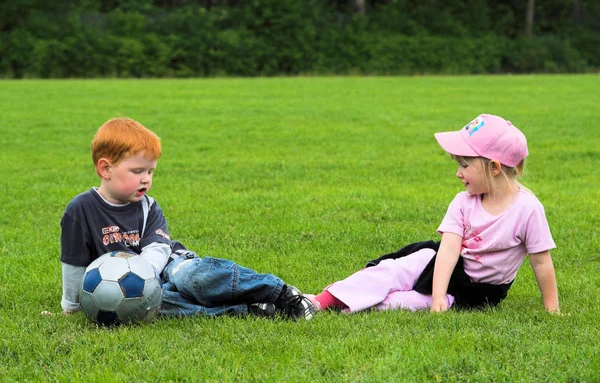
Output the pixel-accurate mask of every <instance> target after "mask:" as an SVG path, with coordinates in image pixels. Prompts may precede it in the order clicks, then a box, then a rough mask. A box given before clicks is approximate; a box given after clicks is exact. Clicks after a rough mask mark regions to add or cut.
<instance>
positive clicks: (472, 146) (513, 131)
mask: <svg viewBox="0 0 600 383" xmlns="http://www.w3.org/2000/svg"><path fill="white" fill-rule="evenodd" d="M434 136H435V139H436V140H437V142H438V143H439V144H440V145H441V147H442V149H444V150H445V151H447V152H448V153H450V154H454V155H457V156H465V157H485V158H488V159H491V160H496V161H498V162H500V163H501V164H502V165H506V166H509V167H515V166H517V165H518V164H519V162H521V161H522V160H523V159H525V157H527V155H528V154H529V152H528V151H527V139H526V138H525V135H524V134H523V133H522V132H521V131H520V130H519V129H517V127H516V126H514V125H513V124H511V123H510V121H507V120H505V119H503V118H502V117H498V116H494V115H491V114H480V115H479V116H477V117H476V118H475V119H474V120H473V121H471V122H469V123H468V124H467V125H466V126H465V127H464V128H462V129H461V130H459V131H458V132H444V133H435V134H434Z"/></svg>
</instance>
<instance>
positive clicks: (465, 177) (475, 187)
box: [456, 162, 490, 195]
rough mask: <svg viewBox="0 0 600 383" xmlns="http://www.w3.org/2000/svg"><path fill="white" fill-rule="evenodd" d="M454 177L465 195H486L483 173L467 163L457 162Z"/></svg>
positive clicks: (487, 188) (486, 187)
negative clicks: (460, 183)
mask: <svg viewBox="0 0 600 383" xmlns="http://www.w3.org/2000/svg"><path fill="white" fill-rule="evenodd" d="M456 176H457V177H458V178H459V179H460V180H461V182H462V183H463V185H464V187H465V189H467V193H469V194H471V195H479V194H487V193H489V192H490V190H489V186H488V185H487V183H486V182H485V178H484V175H483V172H481V171H480V170H479V169H477V168H475V167H474V166H473V165H472V164H469V163H467V162H459V163H458V170H457V171H456Z"/></svg>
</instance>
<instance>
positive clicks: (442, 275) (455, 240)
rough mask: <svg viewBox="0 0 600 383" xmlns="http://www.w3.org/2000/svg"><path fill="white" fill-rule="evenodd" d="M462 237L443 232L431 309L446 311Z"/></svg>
mask: <svg viewBox="0 0 600 383" xmlns="http://www.w3.org/2000/svg"><path fill="white" fill-rule="evenodd" d="M461 245H462V237H461V236H460V235H458V234H454V233H450V232H446V233H443V234H442V242H441V243H440V249H439V250H438V253H437V256H436V259H435V265H434V269H433V286H432V294H431V298H432V302H431V308H430V311H446V310H448V303H447V302H446V293H447V291H448V283H450V277H451V276H452V271H454V267H455V266H456V262H458V257H459V256H460V247H461Z"/></svg>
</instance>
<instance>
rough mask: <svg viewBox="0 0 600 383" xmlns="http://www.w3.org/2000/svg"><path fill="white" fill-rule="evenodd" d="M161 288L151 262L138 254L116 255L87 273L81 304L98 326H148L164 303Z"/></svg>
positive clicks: (103, 259) (96, 262)
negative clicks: (145, 323) (142, 323)
mask: <svg viewBox="0 0 600 383" xmlns="http://www.w3.org/2000/svg"><path fill="white" fill-rule="evenodd" d="M161 285H162V284H161V281H160V277H159V276H158V273H157V272H156V270H155V269H154V267H152V265H151V264H150V262H148V261H147V260H145V259H144V258H142V257H141V256H139V255H137V254H134V253H127V252H123V251H113V252H110V253H106V254H104V255H102V256H100V257H99V258H97V259H96V260H94V261H93V262H92V263H91V264H90V265H89V266H88V267H87V268H86V269H85V274H84V277H83V283H82V286H81V291H80V293H79V302H81V307H82V308H83V311H84V312H85V314H86V315H87V317H88V318H89V319H90V320H92V321H94V322H96V323H98V324H102V325H112V324H129V323H135V322H140V321H143V322H148V321H150V320H152V319H153V318H154V316H155V315H156V313H157V312H158V308H159V306H160V304H161V302H162V286H161Z"/></svg>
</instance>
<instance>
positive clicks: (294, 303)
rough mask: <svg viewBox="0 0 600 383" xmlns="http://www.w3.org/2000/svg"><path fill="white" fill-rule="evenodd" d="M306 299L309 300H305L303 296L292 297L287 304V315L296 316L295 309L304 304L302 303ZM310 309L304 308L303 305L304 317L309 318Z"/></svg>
mask: <svg viewBox="0 0 600 383" xmlns="http://www.w3.org/2000/svg"><path fill="white" fill-rule="evenodd" d="M305 299H307V298H305V297H304V296H302V295H294V296H292V297H290V299H288V300H287V302H286V309H285V313H286V314H287V315H290V316H294V314H295V313H294V312H293V309H294V307H296V306H297V305H299V304H302V301H303V300H305ZM309 307H310V306H309ZM309 307H304V305H303V308H304V316H307V315H308V314H309V313H310V309H309Z"/></svg>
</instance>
